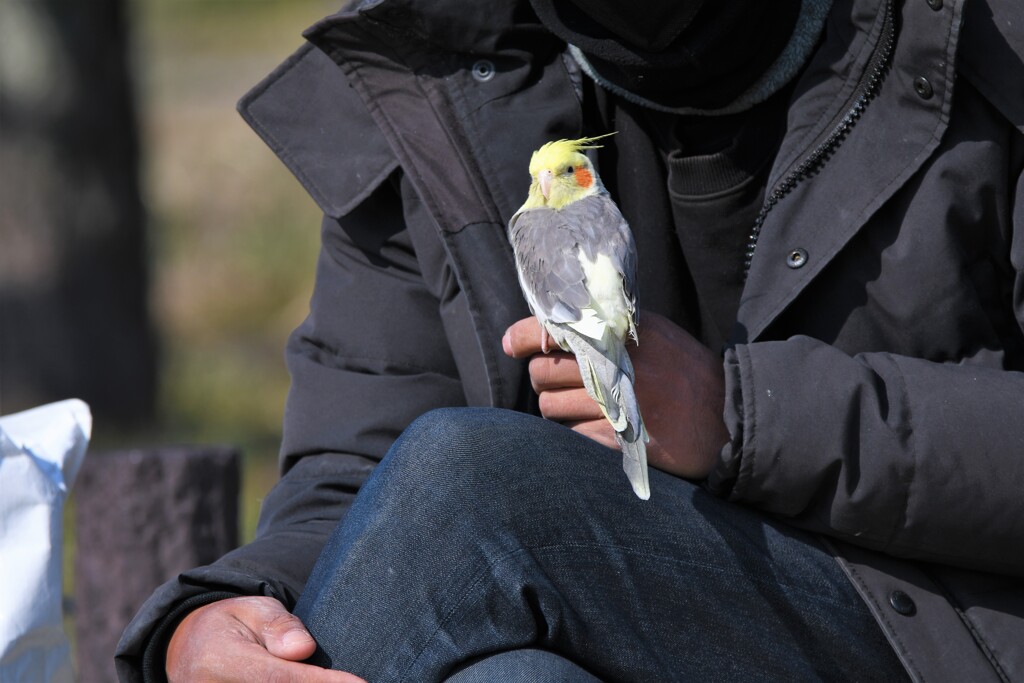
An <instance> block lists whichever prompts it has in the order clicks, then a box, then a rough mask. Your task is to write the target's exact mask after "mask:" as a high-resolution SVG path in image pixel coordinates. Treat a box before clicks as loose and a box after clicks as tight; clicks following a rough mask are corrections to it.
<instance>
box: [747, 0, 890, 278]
mask: <svg viewBox="0 0 1024 683" xmlns="http://www.w3.org/2000/svg"><path fill="white" fill-rule="evenodd" d="M895 46H896V17H895V13H894V11H893V0H886V3H885V16H884V18H883V20H882V33H881V36H880V38H879V40H878V45H877V46H875V50H874V52H873V53H872V55H871V59H870V60H869V62H868V65H867V67H866V68H865V69H864V74H865V76H864V77H862V79H861V81H860V83H859V84H858V86H857V90H856V94H855V96H854V100H853V104H852V105H851V106H850V108H849V109H847V110H846V114H845V115H844V116H843V117H842V118H841V119H840V120H839V122H838V123H836V124H835V126H834V127H833V128H832V131H831V132H830V133H829V134H828V136H827V137H826V138H825V139H824V140H822V141H821V143H819V144H818V146H817V147H815V148H814V149H813V150H812V151H811V153H810V154H808V155H807V156H806V157H805V158H804V160H803V161H801V162H800V165H799V166H797V167H796V168H794V169H793V170H792V171H790V172H789V173H788V174H786V176H785V177H784V178H783V179H782V180H781V181H779V182H778V183H777V184H776V185H775V187H774V188H773V189H772V191H771V193H770V194H769V195H768V198H767V199H766V200H765V202H764V204H763V205H762V206H761V211H760V212H759V213H758V215H757V219H756V220H755V221H754V227H753V228H752V229H751V231H750V237H749V239H748V240H747V251H746V254H745V259H744V261H743V278H744V280H745V279H746V277H747V275H748V274H749V273H750V264H751V261H752V260H753V258H754V251H755V250H756V249H757V240H758V239H759V238H760V236H761V228H762V227H763V226H764V221H765V219H766V218H767V217H768V213H769V212H770V211H771V210H772V209H773V208H774V207H775V205H776V204H778V203H779V202H780V201H781V200H782V199H783V198H784V197H785V196H786V195H788V194H789V193H790V192H792V191H793V188H795V187H796V186H797V185H798V184H799V183H800V182H801V181H802V180H805V179H807V178H809V177H810V176H812V175H814V173H816V172H817V171H819V170H821V167H822V166H823V165H824V164H825V162H826V161H828V159H829V157H831V156H832V154H833V153H834V152H835V151H836V149H838V148H839V145H841V144H842V142H843V140H844V139H845V138H846V136H847V135H848V134H849V132H850V130H851V129H852V128H853V126H854V125H855V124H856V123H857V121H858V120H859V119H860V117H861V115H862V114H863V113H864V110H865V109H867V106H868V104H869V103H870V102H871V100H873V99H874V98H875V95H877V94H878V89H879V88H880V87H881V85H882V81H883V80H884V79H885V74H886V72H887V71H888V69H889V64H890V62H891V60H892V53H893V49H894V48H895Z"/></svg>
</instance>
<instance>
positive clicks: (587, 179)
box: [573, 168, 594, 187]
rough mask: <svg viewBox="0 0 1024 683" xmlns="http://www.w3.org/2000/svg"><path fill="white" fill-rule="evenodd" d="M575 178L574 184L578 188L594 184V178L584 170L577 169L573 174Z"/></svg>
mask: <svg viewBox="0 0 1024 683" xmlns="http://www.w3.org/2000/svg"><path fill="white" fill-rule="evenodd" d="M573 175H575V176H576V184H577V185H579V186H580V187H590V186H591V185H593V184H594V176H593V174H591V173H590V171H588V170H587V169H585V168H577V169H576V171H575V172H574V174H573Z"/></svg>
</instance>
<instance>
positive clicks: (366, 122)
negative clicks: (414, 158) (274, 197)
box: [238, 43, 398, 218]
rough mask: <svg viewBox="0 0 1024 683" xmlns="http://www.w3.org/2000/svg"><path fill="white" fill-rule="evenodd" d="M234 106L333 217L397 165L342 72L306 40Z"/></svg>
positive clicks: (363, 196)
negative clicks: (305, 42)
mask: <svg viewBox="0 0 1024 683" xmlns="http://www.w3.org/2000/svg"><path fill="white" fill-rule="evenodd" d="M238 111H239V113H240V114H241V115H242V118H243V119H245V121H246V123H248V124H249V126H251V127H252V129H253V130H254V131H256V133H257V134H258V135H259V136H260V137H261V138H262V139H263V141H264V142H265V143H266V144H267V146H269V147H270V149H271V150H273V152H274V154H276V155H277V156H278V158H280V159H281V161H283V162H284V164H285V165H286V166H287V167H288V169H289V170H290V171H291V172H292V173H293V174H294V175H295V177H296V178H297V179H298V180H299V182H300V183H302V186H303V187H304V188H306V191H307V192H309V194H310V196H312V197H313V199H314V200H315V201H316V203H317V204H318V205H319V206H320V208H321V210H323V212H324V213H325V214H327V215H328V216H331V217H332V218H339V217H341V216H344V215H345V214H347V213H349V212H350V211H351V210H352V209H354V208H355V207H356V206H358V205H359V204H360V203H361V202H362V201H363V200H365V199H366V198H367V197H368V196H369V195H370V193H372V192H373V191H374V190H375V189H376V188H377V186H379V185H380V184H381V183H382V182H383V181H384V180H385V179H386V178H387V177H388V176H389V175H390V174H391V173H392V172H393V171H394V170H395V168H397V166H398V161H397V160H396V159H395V157H394V155H393V154H392V153H391V149H390V148H389V147H388V144H387V141H386V140H385V139H384V137H383V135H381V133H380V132H379V130H378V129H377V125H376V124H375V123H374V121H373V118H372V117H371V116H370V113H369V112H368V111H367V110H366V106H365V105H364V104H363V101H362V100H361V99H360V97H359V95H358V94H357V93H356V92H355V91H354V90H352V88H350V87H349V84H348V80H347V78H346V77H345V74H344V73H343V72H342V70H341V69H339V68H338V66H337V65H336V64H335V63H334V62H333V61H331V59H330V58H329V57H327V56H326V55H325V54H324V53H323V52H321V51H320V50H318V49H316V48H315V47H313V46H312V45H311V44H308V43H307V44H305V45H303V46H302V47H301V48H299V49H298V50H297V51H296V52H295V53H294V54H292V55H291V56H290V57H289V58H288V59H287V60H285V61H284V62H283V63H282V64H281V65H280V66H278V67H277V68H276V69H275V70H274V71H273V72H272V73H271V74H270V75H269V76H267V77H266V78H265V79H264V80H263V81H261V82H260V83H259V84H258V85H257V86H256V87H254V88H253V89H252V90H250V91H249V92H248V93H246V95H245V96H244V97H242V99H241V100H240V101H239V103H238Z"/></svg>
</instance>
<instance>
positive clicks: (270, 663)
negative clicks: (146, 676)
mask: <svg viewBox="0 0 1024 683" xmlns="http://www.w3.org/2000/svg"><path fill="white" fill-rule="evenodd" d="M315 650H316V642H315V641H314V640H313V637H312V636H311V635H309V632H308V631H307V630H306V628H305V627H304V626H303V625H302V622H301V621H299V619H298V618H297V617H295V616H294V615H292V614H291V613H289V612H288V610H286V609H285V608H284V605H282V604H281V603H280V602H278V601H277V600H275V599H273V598H265V597H241V598H230V599H228V600H221V601H219V602H213V603H210V604H209V605H205V606H203V607H200V608H199V609H197V610H196V611H194V612H192V613H191V614H189V615H188V616H187V617H185V618H184V619H183V620H182V622H181V623H180V624H179V625H178V628H177V629H176V630H175V631H174V635H173V636H172V637H171V642H170V644H169V645H168V646H167V667H166V671H167V679H168V680H169V681H170V682H171V683H177V682H179V681H239V682H242V681H281V682H282V683H284V681H292V682H294V683H321V682H322V683H366V681H364V680H363V679H362V678H359V677H358V676H353V675H352V674H348V673H344V672H342V671H329V670H327V669H321V668H320V667H317V666H311V665H309V664H303V663H302V660H304V659H306V658H307V657H310V656H311V655H312V654H313V652H314V651H315Z"/></svg>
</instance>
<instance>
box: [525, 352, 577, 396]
mask: <svg viewBox="0 0 1024 683" xmlns="http://www.w3.org/2000/svg"><path fill="white" fill-rule="evenodd" d="M528 367H529V372H530V384H531V385H532V386H533V390H534V391H536V392H537V393H538V394H539V393H541V392H543V391H548V390H551V389H567V388H568V389H574V388H577V387H582V386H583V378H582V377H580V366H579V364H578V363H577V362H576V357H575V356H573V355H572V354H570V353H565V352H564V351H556V352H553V353H549V354H548V355H546V356H542V355H536V356H534V357H533V358H531V359H530V364H529V366H528Z"/></svg>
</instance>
